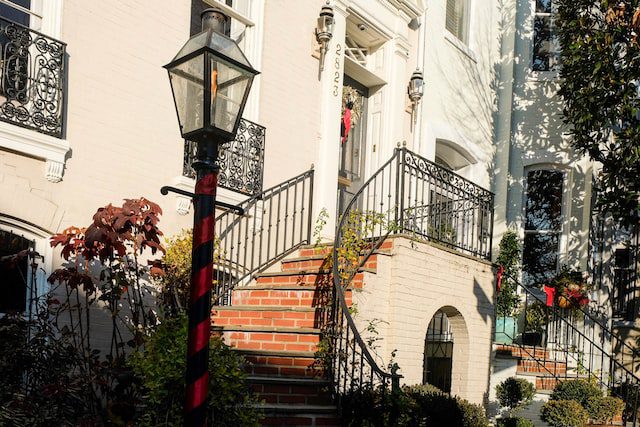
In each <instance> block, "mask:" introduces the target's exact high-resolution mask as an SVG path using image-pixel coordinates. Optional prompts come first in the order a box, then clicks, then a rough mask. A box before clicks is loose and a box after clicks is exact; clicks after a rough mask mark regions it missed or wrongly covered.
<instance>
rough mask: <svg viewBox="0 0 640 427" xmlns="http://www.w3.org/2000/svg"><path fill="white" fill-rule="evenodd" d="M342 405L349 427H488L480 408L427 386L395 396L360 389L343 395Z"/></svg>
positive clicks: (404, 389) (402, 391) (408, 388)
mask: <svg viewBox="0 0 640 427" xmlns="http://www.w3.org/2000/svg"><path fill="white" fill-rule="evenodd" d="M342 403H343V414H342V422H343V424H344V425H347V426H350V427H355V426H368V427H371V426H375V427H387V426H389V427H391V426H393V427H396V426H397V427H414V426H447V427H488V426H489V422H488V420H487V417H486V415H485V412H484V408H483V407H482V406H480V405H474V404H472V403H469V402H467V401H466V400H464V399H461V398H459V397H452V396H449V395H448V394H446V393H444V392H442V391H441V390H439V389H438V388H436V387H434V386H432V385H428V384H425V385H413V386H404V387H402V389H401V390H400V391H399V392H397V393H391V392H390V391H389V390H388V389H386V390H385V389H383V388H375V389H373V388H371V387H362V388H361V389H359V390H354V391H353V392H351V393H348V394H346V395H344V396H343V397H342Z"/></svg>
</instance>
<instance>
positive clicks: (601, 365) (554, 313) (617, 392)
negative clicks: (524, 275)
mask: <svg viewBox="0 0 640 427" xmlns="http://www.w3.org/2000/svg"><path fill="white" fill-rule="evenodd" d="M505 277H508V278H509V279H510V280H511V281H512V282H513V283H514V284H515V285H516V289H519V290H520V291H521V294H523V295H524V305H523V314H524V316H525V319H526V318H527V316H528V314H529V313H531V311H532V310H543V315H544V319H546V322H545V331H544V332H546V337H545V339H544V340H543V341H542V342H539V343H534V345H531V346H529V347H527V346H526V345H524V344H527V343H524V344H523V343H520V344H518V345H520V347H521V349H522V351H524V352H526V353H527V354H528V355H529V356H530V357H531V358H532V359H534V360H535V361H536V362H537V364H538V365H539V366H541V367H542V368H543V369H544V371H546V372H547V373H548V374H550V375H552V376H553V378H555V379H556V380H558V379H567V378H569V375H570V374H569V372H568V369H567V367H568V366H569V364H575V365H576V368H575V373H574V374H573V376H580V375H583V376H587V377H588V378H592V379H595V380H596V381H597V383H598V385H599V386H601V387H604V388H606V389H607V390H609V391H610V392H611V394H612V395H614V396H617V397H620V398H621V399H623V400H624V401H625V402H626V411H625V414H626V418H627V421H629V422H632V423H633V425H634V426H635V425H636V423H637V422H638V421H639V420H638V410H639V409H640V404H639V403H640V402H639V401H638V400H639V399H640V378H639V377H638V376H637V375H636V374H635V373H634V372H633V371H634V370H637V369H638V368H640V358H637V357H636V356H637V351H635V350H634V349H633V348H632V347H630V346H628V344H626V343H624V341H623V340H622V339H620V338H619V337H618V336H617V335H616V334H615V333H614V332H613V331H611V330H610V329H609V328H608V327H607V326H606V325H604V324H603V323H602V322H601V321H600V320H599V319H597V318H595V317H594V316H592V315H591V314H590V313H588V312H587V311H586V310H584V309H583V308H582V307H574V308H570V309H560V308H558V307H556V306H547V305H546V301H545V299H543V297H542V296H541V295H538V294H537V293H536V292H534V291H533V290H532V289H531V288H530V287H528V286H526V285H524V284H523V283H521V282H520V281H519V280H518V278H516V277H513V275H509V276H505ZM496 332H498V333H502V334H504V335H506V336H508V337H510V338H511V339H512V340H515V339H521V340H522V341H524V338H522V337H524V336H525V335H526V334H532V333H541V332H542V331H541V330H540V329H539V328H535V329H532V327H531V326H528V325H527V324H526V323H525V329H524V331H522V335H521V338H518V337H516V336H515V333H514V332H515V331H509V330H507V328H506V326H505V324H504V323H503V329H502V330H500V329H499V328H498V327H496ZM510 333H514V335H509V334H510ZM616 341H617V344H618V345H619V344H623V345H624V347H623V348H622V351H621V352H620V355H621V356H620V359H618V358H616V355H614V354H613V352H612V348H609V346H611V345H614V344H613V343H614V342H616ZM529 344H531V343H529ZM537 350H543V351H542V356H540V353H541V352H540V351H537ZM625 350H628V351H630V352H631V359H630V360H629V359H627V360H625V357H624V353H625ZM549 353H552V355H551V357H549V358H548V357H547V355H548V354H549ZM558 362H560V363H564V368H563V369H559V368H558V364H557V363H558ZM550 364H551V366H552V368H550V367H549V365H550Z"/></svg>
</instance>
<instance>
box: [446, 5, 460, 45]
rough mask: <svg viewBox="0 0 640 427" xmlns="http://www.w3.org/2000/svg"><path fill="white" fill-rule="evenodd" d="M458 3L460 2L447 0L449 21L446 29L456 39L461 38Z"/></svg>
mask: <svg viewBox="0 0 640 427" xmlns="http://www.w3.org/2000/svg"><path fill="white" fill-rule="evenodd" d="M458 1H459V0H447V20H446V24H445V26H446V29H447V30H449V32H451V33H452V34H453V35H455V36H456V37H459V34H458V33H459V31H458V30H459V28H458V22H459V20H460V18H459V17H458Z"/></svg>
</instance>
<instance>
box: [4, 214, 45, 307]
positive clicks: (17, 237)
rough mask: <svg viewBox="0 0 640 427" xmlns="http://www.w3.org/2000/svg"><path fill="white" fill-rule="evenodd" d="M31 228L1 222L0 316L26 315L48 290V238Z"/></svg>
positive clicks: (10, 222)
mask: <svg viewBox="0 0 640 427" xmlns="http://www.w3.org/2000/svg"><path fill="white" fill-rule="evenodd" d="M31 228H34V227H31V226H28V225H25V228H23V227H22V226H20V222H19V221H17V220H11V221H9V222H5V221H4V220H0V291H1V293H0V316H2V314H4V313H28V312H29V311H30V310H32V309H33V306H32V305H31V304H35V303H36V302H37V299H38V297H40V296H42V295H44V293H45V292H46V290H47V288H48V285H47V283H46V274H47V273H46V270H47V269H48V267H50V261H51V260H50V251H49V247H48V245H47V238H46V237H43V236H44V235H43V233H40V232H39V231H38V232H37V233H35V232H34V231H33V230H31V231H30V229H31ZM36 231H37V230H36ZM45 259H46V260H45Z"/></svg>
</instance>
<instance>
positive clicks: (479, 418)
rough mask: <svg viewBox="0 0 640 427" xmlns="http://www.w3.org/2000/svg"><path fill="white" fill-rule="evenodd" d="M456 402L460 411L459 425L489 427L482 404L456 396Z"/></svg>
mask: <svg viewBox="0 0 640 427" xmlns="http://www.w3.org/2000/svg"><path fill="white" fill-rule="evenodd" d="M456 402H457V403H458V408H459V410H460V412H461V413H462V419H461V422H458V425H459V426H460V427H489V421H488V420H487V416H486V414H485V412H484V407H482V405H476V404H473V403H470V402H468V401H466V400H465V399H461V398H459V397H457V398H456Z"/></svg>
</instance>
